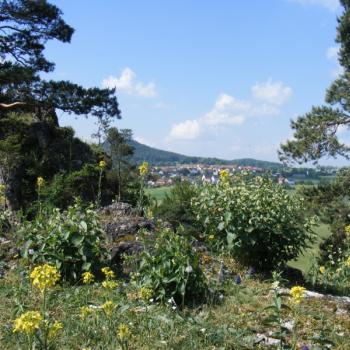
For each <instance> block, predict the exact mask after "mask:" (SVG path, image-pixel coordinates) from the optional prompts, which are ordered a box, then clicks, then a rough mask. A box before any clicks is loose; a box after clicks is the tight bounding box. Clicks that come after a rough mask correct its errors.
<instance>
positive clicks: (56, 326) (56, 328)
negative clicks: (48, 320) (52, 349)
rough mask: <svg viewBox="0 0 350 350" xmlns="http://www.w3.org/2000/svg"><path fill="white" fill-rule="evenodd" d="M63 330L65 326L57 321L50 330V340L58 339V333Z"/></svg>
mask: <svg viewBox="0 0 350 350" xmlns="http://www.w3.org/2000/svg"><path fill="white" fill-rule="evenodd" d="M62 329H63V324H62V323H61V322H58V321H55V322H54V323H53V324H52V326H51V327H50V329H49V334H48V336H49V339H53V338H56V337H57V335H58V333H59V332H60V331H61V330H62Z"/></svg>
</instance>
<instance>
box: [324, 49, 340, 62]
mask: <svg viewBox="0 0 350 350" xmlns="http://www.w3.org/2000/svg"><path fill="white" fill-rule="evenodd" d="M338 52H339V47H338V46H331V47H329V48H328V49H327V52H326V57H327V59H328V60H332V61H333V60H338Z"/></svg>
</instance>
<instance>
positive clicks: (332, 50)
mask: <svg viewBox="0 0 350 350" xmlns="http://www.w3.org/2000/svg"><path fill="white" fill-rule="evenodd" d="M338 54H339V46H331V47H329V48H328V49H327V52H326V57H327V59H328V60H329V61H331V62H333V63H334V68H333V69H332V70H331V76H332V78H338V77H339V75H341V74H342V73H343V68H342V66H341V65H340V64H339V61H338Z"/></svg>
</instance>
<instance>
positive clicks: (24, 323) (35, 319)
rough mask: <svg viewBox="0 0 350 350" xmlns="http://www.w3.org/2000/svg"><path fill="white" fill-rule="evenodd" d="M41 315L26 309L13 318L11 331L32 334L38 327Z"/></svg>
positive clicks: (41, 318)
mask: <svg viewBox="0 0 350 350" xmlns="http://www.w3.org/2000/svg"><path fill="white" fill-rule="evenodd" d="M42 320H43V317H42V316H41V315H40V312H38V311H28V312H26V313H24V314H22V315H21V316H20V317H18V318H16V319H15V322H14V328H13V332H14V333H15V332H21V333H25V334H27V335H30V334H33V333H34V332H35V331H36V330H37V329H39V327H40V322H41V321H42Z"/></svg>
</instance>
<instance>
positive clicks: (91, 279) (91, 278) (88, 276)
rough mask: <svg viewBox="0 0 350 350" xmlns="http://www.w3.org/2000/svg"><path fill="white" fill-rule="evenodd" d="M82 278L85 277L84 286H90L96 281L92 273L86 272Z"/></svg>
mask: <svg viewBox="0 0 350 350" xmlns="http://www.w3.org/2000/svg"><path fill="white" fill-rule="evenodd" d="M82 277H83V283H84V284H90V283H93V282H94V281H95V276H94V275H93V274H92V273H91V272H90V271H87V272H84V273H83V274H82Z"/></svg>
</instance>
